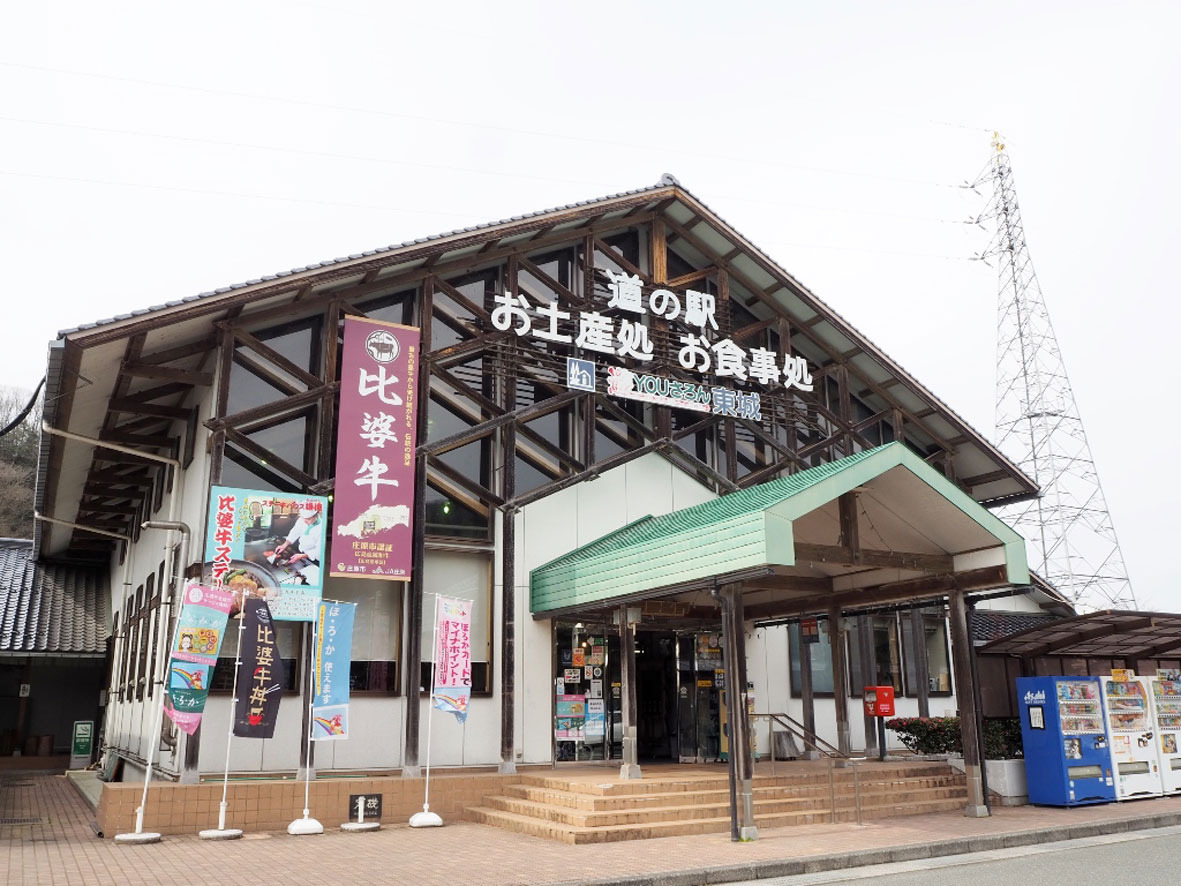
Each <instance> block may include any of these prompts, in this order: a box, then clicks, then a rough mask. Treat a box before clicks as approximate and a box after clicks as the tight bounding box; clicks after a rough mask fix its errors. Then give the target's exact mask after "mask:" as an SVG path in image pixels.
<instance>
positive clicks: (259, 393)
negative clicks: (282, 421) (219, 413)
mask: <svg viewBox="0 0 1181 886" xmlns="http://www.w3.org/2000/svg"><path fill="white" fill-rule="evenodd" d="M286 396H287V392H286V391H284V390H280V389H279V388H277V387H275V386H274V385H273V384H271V383H270V382H269V381H266V380H265V379H263V378H262V377H261V376H259V375H256V374H255V373H253V372H251V371H250V370H249V369H247V368H246V367H245V366H242V365H240V364H238V363H234V364H232V365H231V367H230V396H229V398H228V400H227V403H226V415H234V414H235V413H237V412H243V411H245V410H247V409H253V408H254V407H255V406H262V405H263V404H264V403H274V402H275V401H276V400H282V399H283V398H284V397H286Z"/></svg>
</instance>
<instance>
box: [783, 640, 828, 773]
mask: <svg viewBox="0 0 1181 886" xmlns="http://www.w3.org/2000/svg"><path fill="white" fill-rule="evenodd" d="M799 655H800V698H801V700H802V701H803V705H804V710H803V718H802V719H803V722H804V728H805V729H806V730H808V732H809V734H811V735H815V734H816V695H815V690H813V688H812V644H811V643H808V642H807V641H805V640H804V629H803V627H802V626H801V627H800V649H799ZM772 751H774V748H772ZM819 757H820V751H818V750H816V749H815V748H813V747H812V746H811V745H807V746H805V748H804V759H806V760H816V759H819Z"/></svg>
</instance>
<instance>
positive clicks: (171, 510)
mask: <svg viewBox="0 0 1181 886" xmlns="http://www.w3.org/2000/svg"><path fill="white" fill-rule="evenodd" d="M41 431H42V432H43V433H45V434H49V435H51V436H54V437H61V438H62V439H64V440H73V441H75V442H77V443H84V444H86V445H88V446H96V447H101V448H103V449H110V450H113V451H115V452H123V453H126V454H128V455H134V456H136V457H138V458H143V459H147V460H148V461H155V462H159V463H160V464H163V465H168V466H169V467H171V468H172V469H173V472H174V473H173V489H172V492H171V494H170V495H169V496H168V520H167V521H154V520H149V521H145V522H144V523H143V524H142V525H143V526H144V528H152V529H165V530H166V531H179V532H181V543H180V551H179V554H180V556H179V557H178V559H179V562H178V563H177V567H176V570H177V581H178V582H179V584H178V585H177V587H183V586H184V574H185V571H186V570H187V568H188V539H189V534H190V533H189V528H188V526H186V525H185V524H184V523H181V522H179V521H178V519H177V518H178V516H179V513H180V509H181V500H182V498H183V493H184V482H183V480H182V478H181V471H182V470H183V468H182V466H181V463H180V459H177V458H173V457H172V456H170V455H157V454H156V453H154V452H145V451H143V450H142V449H136V448H134V447H132V446H124V445H123V444H121V443H114V442H111V441H108V440H99V439H97V438H95V437H87V436H85V435H83V434H75V433H73V432H72V431H65V430H62V429H61V428H55V427H53V426H51V425H50V424H49V422H47V421H43V422H41ZM39 519H42V520H45V521H47V522H57V523H62V522H64V521H59V520H55V519H53V518H49V517H39ZM66 525H73V524H68V523H67V524H66ZM182 527H183V528H182ZM76 528H80V529H86V528H87V527H85V526H78V527H76ZM90 531H98V530H90ZM101 534H104V535H114V533H109V532H106V533H101ZM118 537H121V538H124V539H125V540H126V541H128V548H129V550H128V557H130V556H131V551H130V547H131V544H130V539H126V537H125V536H118ZM168 546H169V545H168V543H167V542H166V543H165V550H167V549H168ZM173 597H174V594H173V593H169V594H168V595H167V597H165V595H164V592H163V590H161V602H164V603H166V605H167V607H168V616H169V618H171V615H172V605H173ZM166 624H167V622H166ZM159 634H160V638H161V641H162V642H168V640H169V638H168V637H167V631H160V632H159ZM168 648H171V647H168ZM165 651H167V650H165ZM157 660H158V661H161V668H162V669H166V668H167V667H168V661H167V655H164V656H159V655H158V656H157ZM161 673H163V671H161ZM153 676H154V675H153ZM160 682H161V683H163V676H161V678H160ZM159 732H160V729H159V727H157V728H156V729H155V731H154V732H153V733H152V734H151V735H150V736H149V741H150V742H151V745H150V748H155V746H156V744H158V743H159V739H158V734H159ZM150 774H151V763H149V764H148V775H149V777H150ZM145 793H146V780H145ZM139 815H140V822H137V832H138V831H139V829H140V828H142V823H141V822H142V815H143V808H142V806H141V807H140V809H139Z"/></svg>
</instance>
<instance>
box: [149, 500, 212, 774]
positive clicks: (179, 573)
mask: <svg viewBox="0 0 1181 886" xmlns="http://www.w3.org/2000/svg"><path fill="white" fill-rule="evenodd" d="M140 528H141V529H163V530H165V531H166V532H179V533H180V551H179V556H178V557H177V564H176V577H175V578H176V581H175V585H174V586H175V587H177V588H181V589H182V590H183V589H184V582H185V570H186V569H187V568H188V562H189V536H190V535H192V533H191V531H190V530H189V527H188V524H187V523H182V522H180V521H178V520H144V522H143V523H141V524H140ZM175 600H176V595H175V593H172V592H169V594H168V596H167V597H165V596H164V592H163V590H161V592H160V603H161V607H160V608H161V614H160V617H161V618H162V619H164V630H162V631H157V632H156V633H157V635H158V636H159V637H160V639H161V640H163V641H164V642H165V643H169V642H171V645H169V646H166V647H165V648H164V650H163V653H164V654H163V655H161V656H160V657H159V658H158V659H157V660H158V661H160V679H159V681H158V682H157V684H156V685H157V686H159V687H160V710H159V711H157V713H156V726H155V728H154V729H153V730H152V732H151V735H152V736H153V738H152V745H151V747H150V748H149V749H148V751H149V761H150V759H151V757H150V754H151V751H152V750H154V749H155V747H156V744H157V743H158V742H159V741H160V738H161V736H160V732H161V727H162V725H163V722H164V721H163V713H164V693H165V691H166V686H167V683H166V681H165V674H166V672H167V670H168V656H169V653H170V652H171V650H173V649H175V648H176V637H175V636H174V637H172V638H171V641H169V638H168V625H169V624H171V623H172V610H173V606H174V604H175ZM173 633H174V634H178V635H179V633H180V619H177V620H176V630H175V631H174V632H173ZM153 676H154V675H153ZM166 743H167V744H168V746H169V747H171V748H172V749H173V751H175V750H176V746H177V739H175V738H174V739H172V741H171V742H166ZM148 769H149V772H150V770H151V763H150V762H149V763H148ZM197 780H198V779H197V774H196V772H193V773H190V772H189V771H188V769H187V767H186V766H185V765H184V763H183V762H182V764H181V772H180V781H181V784H196V783H197ZM145 793H146V788H145Z"/></svg>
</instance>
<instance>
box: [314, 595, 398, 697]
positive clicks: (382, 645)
mask: <svg viewBox="0 0 1181 886" xmlns="http://www.w3.org/2000/svg"><path fill="white" fill-rule="evenodd" d="M405 587H406V583H405V582H401V581H380V580H378V579H370V580H367V581H356V580H355V579H348V578H329V579H328V580H327V581H326V582H325V583H324V597H325V598H326V599H329V600H341V601H343V602H345V603H354V604H356V607H357V611H356V615H355V617H354V620H353V645H352V662H351V664H350V665H349V691H350V692H368V693H375V694H381V695H397V694H399V689H398V648H399V637H400V636H401V627H402V594H403V591H404V589H405Z"/></svg>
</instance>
